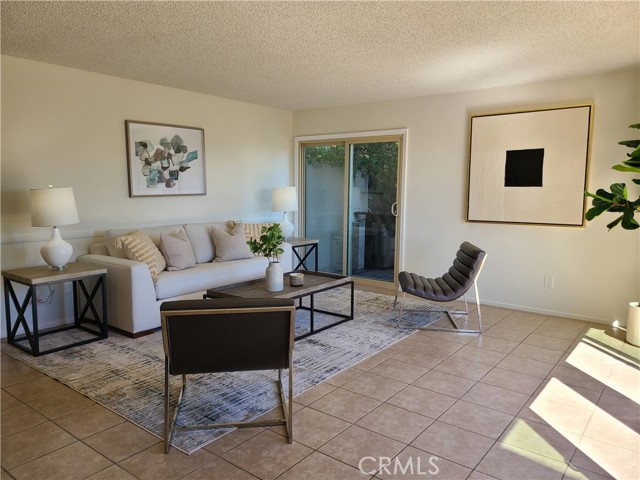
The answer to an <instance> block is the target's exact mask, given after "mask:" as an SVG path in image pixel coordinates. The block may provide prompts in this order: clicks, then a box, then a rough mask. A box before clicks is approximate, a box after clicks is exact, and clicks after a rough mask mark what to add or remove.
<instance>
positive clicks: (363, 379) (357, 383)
mask: <svg viewBox="0 0 640 480" xmlns="http://www.w3.org/2000/svg"><path fill="white" fill-rule="evenodd" d="M406 386H407V384H406V383H402V382H397V381H395V380H391V379H390V378H387V377H382V376H380V375H376V374H374V373H364V374H362V375H360V376H359V377H356V378H354V379H353V380H350V381H349V382H347V383H345V384H344V385H343V387H342V388H344V389H346V390H350V391H352V392H355V393H360V394H362V395H366V396H367V397H371V398H374V399H376V400H380V401H381V402H384V401H385V400H387V399H388V398H391V397H392V396H393V395H395V394H396V393H398V392H399V391H400V390H402V389H403V388H404V387H406Z"/></svg>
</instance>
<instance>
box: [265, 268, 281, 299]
mask: <svg viewBox="0 0 640 480" xmlns="http://www.w3.org/2000/svg"><path fill="white" fill-rule="evenodd" d="M283 277H284V272H283V271H282V267H281V266H280V263H278V262H270V263H269V266H268V267H267V271H266V275H265V281H266V283H267V292H281V291H282V290H283V289H284V282H283Z"/></svg>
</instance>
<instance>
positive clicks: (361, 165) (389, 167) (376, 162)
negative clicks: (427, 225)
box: [305, 141, 398, 213]
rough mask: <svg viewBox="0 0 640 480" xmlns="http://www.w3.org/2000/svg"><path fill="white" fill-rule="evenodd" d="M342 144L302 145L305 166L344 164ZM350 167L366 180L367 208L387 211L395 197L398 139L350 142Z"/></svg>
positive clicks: (335, 166)
mask: <svg viewBox="0 0 640 480" xmlns="http://www.w3.org/2000/svg"><path fill="white" fill-rule="evenodd" d="M344 161H345V151H344V146H343V145H322V146H317V147H313V148H306V149H305V162H306V165H307V166H308V167H312V168H318V167H321V166H328V167H334V168H340V169H343V168H344ZM353 170H354V172H355V173H356V174H360V175H362V176H363V178H364V179H365V180H366V181H367V182H368V187H369V188H368V189H369V202H368V203H369V205H368V207H369V210H370V211H371V212H385V213H386V212H388V211H389V207H390V206H391V205H392V204H393V202H395V201H396V178H397V170H398V142H397V141H396V142H375V143H358V144H354V145H353Z"/></svg>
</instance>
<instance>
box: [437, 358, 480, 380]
mask: <svg viewBox="0 0 640 480" xmlns="http://www.w3.org/2000/svg"><path fill="white" fill-rule="evenodd" d="M433 369H434V370H436V371H438V372H444V373H449V374H451V375H456V376H458V377H463V378H467V379H469V380H480V379H481V378H482V377H484V376H485V375H486V374H487V373H488V372H489V371H490V370H491V366H489V365H483V364H481V363H476V362H472V361H469V360H464V359H462V358H454V357H450V358H447V359H446V360H444V361H443V362H441V363H440V364H438V365H436V366H435V367H433Z"/></svg>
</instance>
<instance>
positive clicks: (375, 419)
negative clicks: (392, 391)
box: [357, 403, 433, 443]
mask: <svg viewBox="0 0 640 480" xmlns="http://www.w3.org/2000/svg"><path fill="white" fill-rule="evenodd" d="M432 422H433V419H431V418H429V417H425V416H424V415H419V414H417V413H415V412H410V411H409V410H405V409H404V408H400V407H396V406H394V405H389V404H386V403H385V404H382V405H380V406H379V407H378V408H376V409H375V410H374V411H372V412H371V413H368V414H367V415H365V416H364V417H363V418H361V419H360V420H358V422H357V425H359V426H361V427H364V428H366V429H367V430H373V431H374V432H377V433H381V434H382V435H385V436H387V437H390V438H393V439H394V440H398V441H399V442H402V443H409V442H411V441H412V440H413V439H414V438H416V437H417V436H418V435H419V434H420V433H421V432H422V431H423V430H424V429H425V428H427V427H428V426H429V425H430V424H431V423H432Z"/></svg>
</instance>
